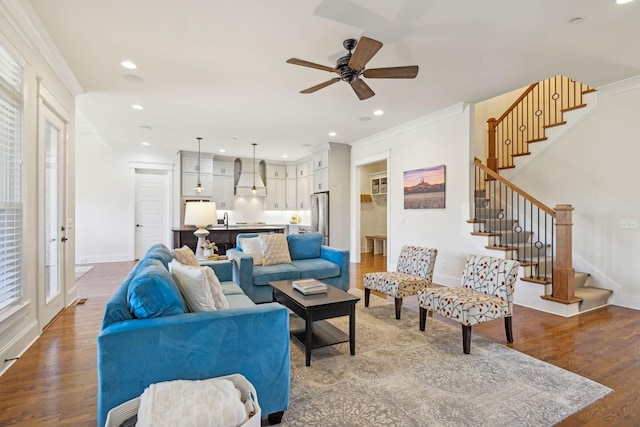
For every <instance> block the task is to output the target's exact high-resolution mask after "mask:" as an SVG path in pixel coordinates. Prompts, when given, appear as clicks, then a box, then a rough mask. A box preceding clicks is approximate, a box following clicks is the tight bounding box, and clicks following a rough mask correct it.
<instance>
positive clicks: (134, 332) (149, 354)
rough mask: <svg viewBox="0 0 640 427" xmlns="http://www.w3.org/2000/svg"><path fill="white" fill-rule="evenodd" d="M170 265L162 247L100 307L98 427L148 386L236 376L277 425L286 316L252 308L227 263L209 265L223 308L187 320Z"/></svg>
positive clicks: (278, 309)
mask: <svg viewBox="0 0 640 427" xmlns="http://www.w3.org/2000/svg"><path fill="white" fill-rule="evenodd" d="M172 259H173V254H172V253H171V251H170V250H169V249H168V248H167V247H166V246H164V245H161V244H158V245H154V246H153V247H151V248H150V249H149V251H148V252H147V254H146V256H145V258H143V259H142V260H140V261H139V262H138V263H137V264H136V266H135V267H134V268H133V269H132V271H131V272H130V273H129V274H128V276H127V278H126V279H125V280H124V282H123V283H122V284H121V285H120V287H119V288H118V290H117V291H116V293H115V294H114V295H113V296H112V297H111V299H110V300H109V301H108V302H107V304H106V307H105V312H104V318H103V322H102V328H101V331H100V334H99V335H98V340H97V341H98V342H97V345H98V349H97V354H98V426H99V427H102V426H103V425H104V423H105V420H106V416H107V413H108V412H109V410H111V409H112V408H113V407H115V406H117V405H119V404H121V403H123V402H126V401H128V400H131V399H133V398H135V397H138V396H139V395H140V394H142V392H143V391H144V389H145V387H147V386H149V385H150V384H153V383H157V382H160V381H170V380H176V379H186V380H196V379H206V378H213V377H219V376H222V375H230V374H236V373H239V374H242V375H244V376H245V377H246V378H247V380H249V381H250V382H251V383H252V384H253V386H254V387H255V388H256V391H257V394H258V401H259V403H260V407H261V409H262V414H263V416H264V415H269V419H270V421H271V422H279V418H281V417H282V414H283V413H284V411H285V410H286V409H287V407H288V404H289V388H290V357H289V340H290V338H289V314H288V311H287V309H286V308H284V307H283V306H281V305H279V304H277V303H272V304H260V305H256V304H255V303H254V302H253V301H251V299H249V298H248V297H247V296H246V295H245V294H244V292H242V290H241V289H240V288H239V287H238V285H236V284H235V283H234V282H233V281H232V266H231V263H229V262H213V263H208V264H209V266H210V267H211V268H213V270H214V271H215V273H216V276H217V277H218V279H219V280H220V282H221V285H222V288H223V293H224V294H225V297H226V299H227V301H228V302H229V308H228V309H224V310H216V311H210V312H199V313H188V312H187V310H186V304H185V303H184V300H183V299H182V295H181V294H180V291H179V289H178V287H177V285H176V284H175V282H174V281H173V279H172V277H171V273H170V272H169V270H168V264H169V262H171V260H172ZM136 314H137V317H136ZM139 317H148V318H139Z"/></svg>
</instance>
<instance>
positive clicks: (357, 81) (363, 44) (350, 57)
mask: <svg viewBox="0 0 640 427" xmlns="http://www.w3.org/2000/svg"><path fill="white" fill-rule="evenodd" d="M342 45H343V46H344V48H345V49H347V50H348V51H349V53H347V54H346V55H345V56H343V57H342V58H340V59H338V61H337V63H336V66H335V67H333V68H332V67H327V66H325V65H320V64H314V63H313V62H309V61H304V60H302V59H298V58H290V59H288V60H287V62H288V63H289V64H294V65H301V66H303V67H309V68H316V69H318V70H324V71H329V72H332V73H338V75H339V76H340V77H334V78H333V79H331V80H328V81H326V82H324V83H320V84H319V85H315V86H312V87H310V88H308V89H305V90H301V91H300V93H313V92H315V91H317V90H320V89H322V88H325V87H327V86H329V85H332V84H334V83H336V82H339V81H340V80H343V81H345V82H347V83H349V84H350V85H351V87H352V88H353V91H354V92H355V93H356V95H358V98H360V100H364V99H367V98H371V97H372V96H373V95H375V92H374V91H373V90H371V88H370V87H369V85H367V84H366V83H365V82H364V80H362V78H361V77H366V78H368V79H413V78H415V77H416V76H417V75H418V66H417V65H409V66H406V67H389V68H370V69H368V70H365V65H367V62H369V60H371V58H373V56H374V55H375V54H376V53H377V52H378V51H379V50H380V48H381V47H382V43H380V42H379V41H377V40H374V39H370V38H368V37H361V38H360V41H356V40H355V39H347V40H345V41H344V42H343V43H342ZM354 49H355V51H353V50H354ZM351 51H353V53H351Z"/></svg>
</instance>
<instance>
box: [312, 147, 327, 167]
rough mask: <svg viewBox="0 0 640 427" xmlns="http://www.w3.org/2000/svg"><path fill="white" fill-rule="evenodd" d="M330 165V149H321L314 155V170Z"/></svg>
mask: <svg viewBox="0 0 640 427" xmlns="http://www.w3.org/2000/svg"><path fill="white" fill-rule="evenodd" d="M328 167H329V150H325V151H321V152H319V153H316V154H314V155H313V170H314V171H317V170H319V169H325V168H328Z"/></svg>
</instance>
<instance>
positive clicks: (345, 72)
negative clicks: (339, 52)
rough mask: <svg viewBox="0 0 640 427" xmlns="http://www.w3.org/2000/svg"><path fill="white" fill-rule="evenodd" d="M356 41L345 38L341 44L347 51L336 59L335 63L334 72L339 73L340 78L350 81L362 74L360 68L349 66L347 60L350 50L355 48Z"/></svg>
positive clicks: (349, 57)
mask: <svg viewBox="0 0 640 427" xmlns="http://www.w3.org/2000/svg"><path fill="white" fill-rule="evenodd" d="M357 44H358V41H357V40H355V39H346V40H345V41H344V42H343V43H342V46H344V48H345V49H347V50H348V51H349V53H348V54H347V55H345V56H343V57H342V58H340V59H338V62H337V63H336V72H337V73H338V74H339V75H340V79H341V80H343V81H345V82H347V83H351V82H352V81H354V80H355V79H357V78H358V77H360V74H362V70H354V69H353V68H351V67H349V61H351V51H352V50H353V49H355V48H356V45H357Z"/></svg>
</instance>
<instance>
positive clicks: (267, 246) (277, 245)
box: [260, 233, 291, 266]
mask: <svg viewBox="0 0 640 427" xmlns="http://www.w3.org/2000/svg"><path fill="white" fill-rule="evenodd" d="M260 244H261V245H262V265H265V266H266V265H274V264H291V256H290V255H289V245H288V244H287V237H286V236H285V235H284V234H279V233H277V234H262V235H260Z"/></svg>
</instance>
